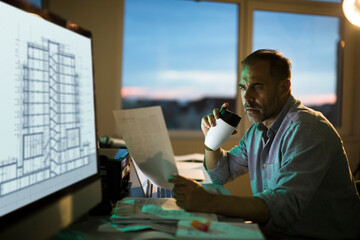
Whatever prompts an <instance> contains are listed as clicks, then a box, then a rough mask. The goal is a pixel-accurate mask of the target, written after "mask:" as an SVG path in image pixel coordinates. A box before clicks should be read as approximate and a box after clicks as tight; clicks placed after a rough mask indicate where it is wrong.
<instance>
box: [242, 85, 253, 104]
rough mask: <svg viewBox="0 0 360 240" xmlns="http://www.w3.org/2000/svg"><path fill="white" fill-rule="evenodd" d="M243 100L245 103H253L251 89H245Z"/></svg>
mask: <svg viewBox="0 0 360 240" xmlns="http://www.w3.org/2000/svg"><path fill="white" fill-rule="evenodd" d="M244 100H245V102H253V101H254V94H253V93H252V91H251V89H249V88H248V89H247V90H245V92H244Z"/></svg>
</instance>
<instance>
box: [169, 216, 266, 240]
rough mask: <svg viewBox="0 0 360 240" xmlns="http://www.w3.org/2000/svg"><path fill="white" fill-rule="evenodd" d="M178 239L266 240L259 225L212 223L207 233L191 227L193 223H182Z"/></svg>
mask: <svg viewBox="0 0 360 240" xmlns="http://www.w3.org/2000/svg"><path fill="white" fill-rule="evenodd" d="M176 239H180V240H185V239H217V240H222V239H227V240H229V239H247V240H250V239H254V240H255V239H259V240H260V239H264V236H263V235H262V233H261V231H260V229H259V227H258V225H257V224H246V223H226V222H211V224H210V226H209V230H208V231H207V232H203V231H199V230H197V229H195V228H194V227H192V226H191V221H188V220H183V221H180V222H179V224H178V227H177V231H176Z"/></svg>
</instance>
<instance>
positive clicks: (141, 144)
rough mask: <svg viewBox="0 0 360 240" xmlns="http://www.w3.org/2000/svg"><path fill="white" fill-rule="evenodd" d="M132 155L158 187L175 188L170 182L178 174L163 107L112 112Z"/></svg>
mask: <svg viewBox="0 0 360 240" xmlns="http://www.w3.org/2000/svg"><path fill="white" fill-rule="evenodd" d="M113 113H114V116H115V119H116V122H117V125H118V127H119V129H120V132H121V135H122V137H123V138H124V140H125V142H126V146H127V148H128V150H129V152H130V155H131V156H132V157H133V159H134V160H135V162H136V164H137V165H138V166H139V168H140V169H141V171H143V172H144V173H145V174H146V175H147V176H148V177H149V178H150V179H151V181H152V182H154V183H155V184H156V185H158V186H160V187H163V188H168V189H172V187H173V184H171V183H169V182H168V178H169V176H171V175H176V174H178V170H177V167H176V164H175V159H174V153H173V150H172V147H171V143H170V138H169V133H168V130H167V128H166V124H165V120H164V116H163V113H162V110H161V107H160V106H156V107H147V108H137V109H128V110H117V111H113Z"/></svg>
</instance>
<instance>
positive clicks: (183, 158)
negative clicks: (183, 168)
mask: <svg viewBox="0 0 360 240" xmlns="http://www.w3.org/2000/svg"><path fill="white" fill-rule="evenodd" d="M175 161H176V162H203V161H204V154H203V153H192V154H186V155H175Z"/></svg>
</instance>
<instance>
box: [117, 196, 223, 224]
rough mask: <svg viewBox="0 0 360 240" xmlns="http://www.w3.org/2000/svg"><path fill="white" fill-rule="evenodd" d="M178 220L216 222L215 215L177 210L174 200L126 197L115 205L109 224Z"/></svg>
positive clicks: (174, 222) (173, 222)
mask: <svg viewBox="0 0 360 240" xmlns="http://www.w3.org/2000/svg"><path fill="white" fill-rule="evenodd" d="M179 220H201V221H202V220H208V221H210V220H211V221H217V216H216V214H208V213H191V212H186V211H185V210H183V209H181V208H179V207H178V206H177V205H176V202H175V199H174V198H133V197H127V198H124V199H123V200H121V201H118V202H117V203H116V206H115V208H114V213H113V215H112V216H111V222H112V223H117V224H125V223H126V224H130V223H147V222H153V223H166V224H177V223H178V221H179Z"/></svg>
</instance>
